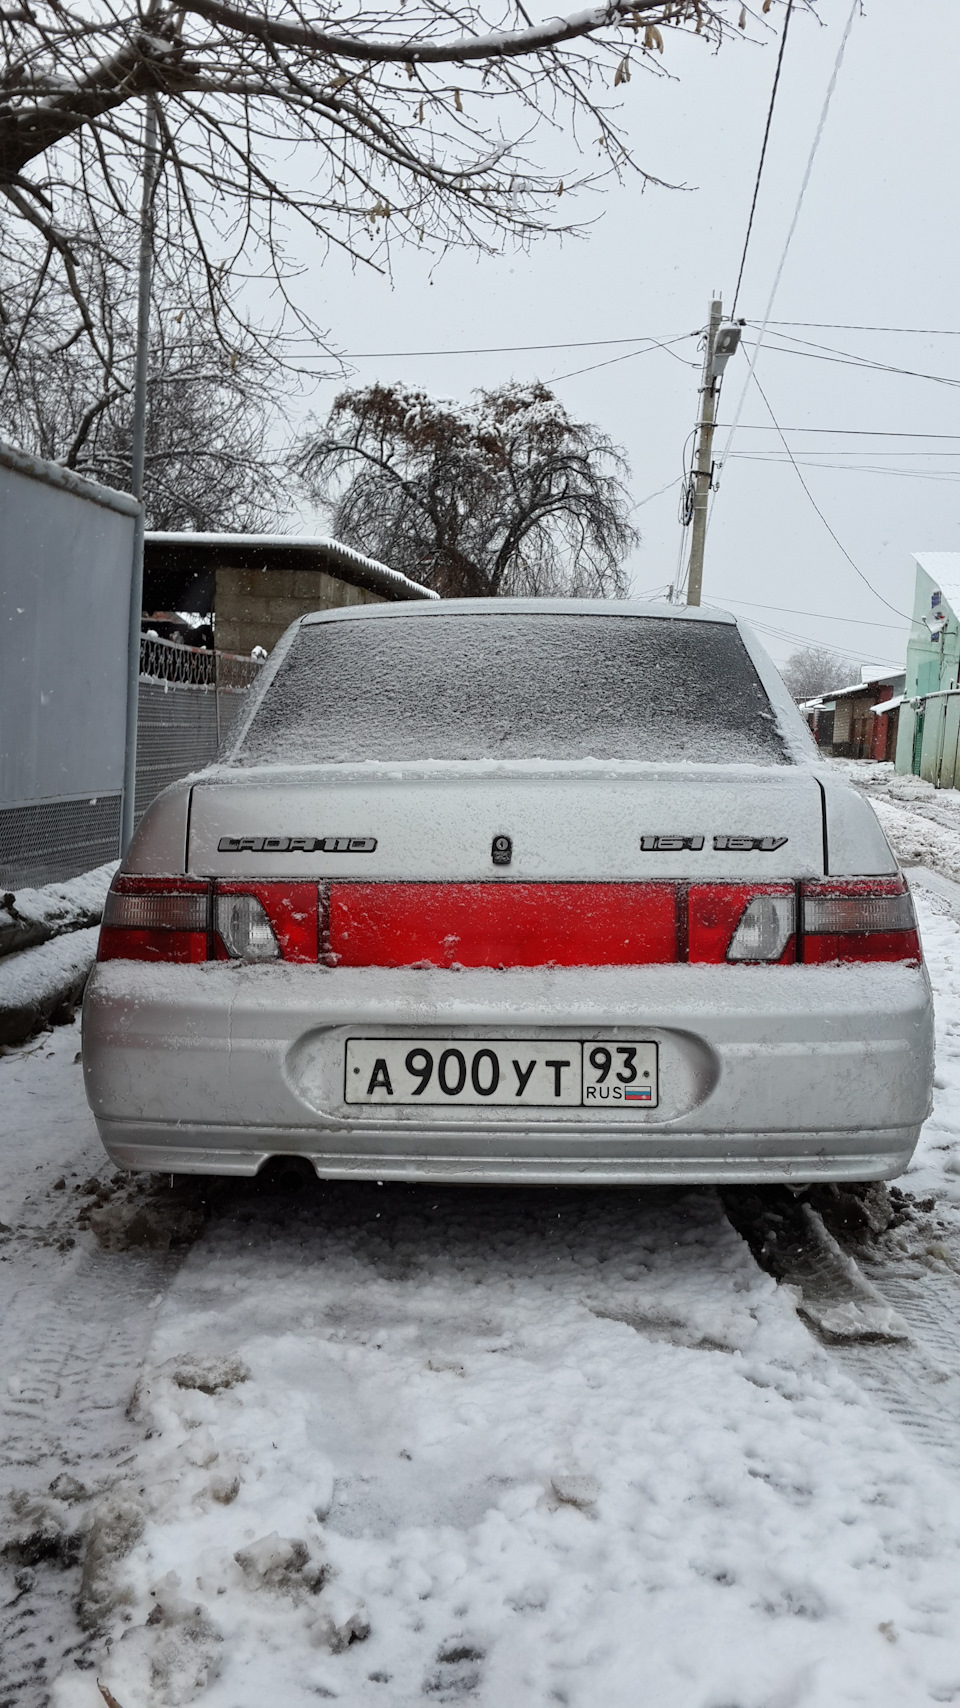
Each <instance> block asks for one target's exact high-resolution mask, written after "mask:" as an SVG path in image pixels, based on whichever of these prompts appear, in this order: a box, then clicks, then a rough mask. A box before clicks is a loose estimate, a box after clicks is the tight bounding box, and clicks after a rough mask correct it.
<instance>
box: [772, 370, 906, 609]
mask: <svg viewBox="0 0 960 1708" xmlns="http://www.w3.org/2000/svg"><path fill="white" fill-rule="evenodd" d="M753 383H754V385H755V386H756V388H757V390H758V392H759V393H760V396H761V397H762V398H763V401H764V403H765V404H766V406H767V409H768V410H769V411H770V419H771V421H772V422H773V425H774V426H775V427H776V429H777V432H778V433H779V434H780V443H781V444H782V446H783V448H784V450H785V451H786V453H787V456H788V457H789V458H790V461H791V463H792V464H793V467H794V469H795V470H796V476H797V479H798V481H799V482H800V485H801V486H802V487H803V490H804V492H805V493H806V495H807V497H808V498H809V500H810V503H811V504H812V505H813V508H814V510H815V511H816V512H817V515H818V516H819V518H820V520H821V522H822V523H823V525H824V527H825V528H826V530H827V533H828V534H829V535H830V538H831V539H832V541H833V543H834V545H835V546H837V547H838V548H839V550H840V551H841V552H842V553H843V555H844V557H845V558H846V560H847V562H848V564H849V565H850V568H851V569H852V570H854V571H855V572H856V574H857V575H859V577H860V580H861V581H862V582H863V584H864V586H865V587H869V589H870V591H871V593H872V594H873V595H874V598H876V599H879V601H880V603H881V605H886V607H887V610H888V611H892V612H893V614H894V616H895V617H904V618H905V619H906V621H907V622H908V623H911V624H912V623H913V618H912V617H909V616H907V613H906V611H898V610H897V607H896V605H891V603H890V601H889V599H885V598H884V596H883V594H882V593H880V592H878V591H877V589H876V587H874V585H873V583H872V581H868V580H867V577H866V576H865V575H864V573H863V570H862V569H861V568H860V565H859V564H857V563H854V561H853V558H852V557H851V556H850V553H849V552H848V551H847V548H846V546H845V545H843V544H842V542H841V541H840V540H838V538H837V536H836V534H835V533H834V531H833V529H832V528H831V526H830V523H829V522H828V521H827V518H826V516H825V515H824V514H823V511H822V510H821V508H820V506H819V504H818V503H817V501H816V499H815V498H814V496H813V493H812V492H811V491H810V488H809V486H808V485H807V483H806V481H805V480H804V478H803V475H802V474H801V472H800V468H799V466H798V464H797V461H796V459H795V457H794V454H793V452H792V451H791V449H790V446H789V445H788V444H787V441H786V439H785V438H784V436H783V431H782V429H781V427H780V423H779V421H778V420H777V418H776V416H775V415H774V413H773V410H772V408H771V407H770V400H769V398H768V397H767V394H766V392H765V391H764V389H763V386H762V385H761V384H760V381H759V380H758V379H757V376H756V374H754V376H753Z"/></svg>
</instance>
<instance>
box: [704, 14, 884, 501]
mask: <svg viewBox="0 0 960 1708" xmlns="http://www.w3.org/2000/svg"><path fill="white" fill-rule="evenodd" d="M859 6H860V0H853V4H852V6H851V7H850V15H849V17H848V18H847V22H846V24H845V26H844V31H843V35H842V36H841V37H840V46H839V48H838V49H837V57H836V60H835V62H834V67H833V71H832V72H831V74H830V81H829V83H828V84H827V92H826V95H825V96H824V101H823V106H822V108H821V109H820V119H819V123H818V124H817V128H816V131H815V132H814V137H813V142H812V144H811V147H810V153H809V155H808V156H807V164H806V167H805V169H804V174H803V177H802V179H801V181H800V193H799V195H798V196H797V204H796V207H795V208H794V210H793V218H792V220H791V221H790V229H789V230H788V232H787V237H786V242H785V243H784V245H783V252H782V254H781V256H780V261H779V264H778V266H777V271H776V273H775V275H774V280H773V284H772V286H771V288H770V295H769V297H768V299H767V307H766V312H765V314H764V317H763V321H762V323H761V325H760V329H759V331H758V333H757V341H756V343H755V345H754V349H753V355H752V356H751V358H750V367H749V369H748V371H747V377H746V379H745V381H744V384H743V390H742V392H741V393H740V398H739V401H738V403H737V407H736V409H735V410H734V413H733V426H732V427H731V429H730V432H729V434H728V436H727V442H726V445H725V446H724V449H723V456H722V457H721V458H720V467H721V469H722V467H723V464H724V462H725V461H726V459H727V456H728V455H729V452H730V446H731V444H732V443H733V437H734V434H735V433H736V430H737V423H738V422H739V420H740V416H741V413H742V411H743V406H744V403H745V402H746V398H747V392H748V390H749V389H750V381H751V379H752V378H753V371H754V369H755V367H756V365H757V357H758V356H759V354H760V347H761V345H762V344H763V340H764V335H765V333H766V330H767V326H768V325H769V322H770V317H771V315H772V314H773V305H774V302H775V301H776V296H777V291H778V290H779V288H780V280H781V278H782V277H783V269H784V267H785V266H786V264H787V256H788V254H789V253H790V245H791V243H792V242H793V234H794V232H795V231H796V229H797V222H798V221H799V218H800V209H801V208H802V207H803V199H804V196H805V195H806V193H807V185H808V184H809V182H810V174H811V173H812V171H813V163H814V161H815V159H816V157H817V150H818V148H819V147H820V138H821V137H822V135H823V131H824V126H825V125H826V122H827V115H828V113H829V111H830V103H831V101H832V100H833V92H834V90H835V89H836V86H837V79H838V77H839V76H840V68H841V66H842V65H843V56H844V54H845V52H846V48H847V41H848V39H849V36H850V31H851V30H852V29H853V20H854V18H855V17H856V14H857V10H858V8H859ZM715 500H716V492H714V501H715ZM712 508H713V506H712V505H711V511H712Z"/></svg>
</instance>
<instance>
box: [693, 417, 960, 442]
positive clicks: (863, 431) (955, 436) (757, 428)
mask: <svg viewBox="0 0 960 1708" xmlns="http://www.w3.org/2000/svg"><path fill="white" fill-rule="evenodd" d="M718 426H720V427H727V426H729V422H727V421H721V422H718ZM739 430H740V432H741V433H780V432H783V433H829V434H831V435H832V436H834V437H836V438H841V437H844V438H855V439H952V440H960V433H900V432H895V431H894V430H892V429H889V428H882V427H783V428H780V427H776V426H774V427H768V426H767V424H766V422H765V421H746V422H743V423H742V424H741V425H740V429H739Z"/></svg>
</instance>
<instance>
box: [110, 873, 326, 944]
mask: <svg viewBox="0 0 960 1708" xmlns="http://www.w3.org/2000/svg"><path fill="white" fill-rule="evenodd" d="M317 918H318V907H317V886H316V884H304V883H294V884H285V883H272V884H270V883H268V884H260V883H252V884H242V883H237V884H234V883H229V884H226V883H225V884H210V883H208V882H205V881H204V880H202V879H197V878H136V877H127V876H126V875H124V874H121V875H119V876H118V877H116V878H114V880H113V883H112V884H111V886H110V890H109V893H108V895H107V900H106V905H105V907H104V910H103V924H102V926H101V929H100V942H99V945H98V948H97V959H98V960H99V961H117V960H124V961H180V962H184V961H187V962H198V961H206V960H208V959H211V958H213V959H215V960H244V961H267V960H279V959H283V960H285V961H308V962H313V964H314V966H316V963H317V955H318V946H319V938H318V928H317Z"/></svg>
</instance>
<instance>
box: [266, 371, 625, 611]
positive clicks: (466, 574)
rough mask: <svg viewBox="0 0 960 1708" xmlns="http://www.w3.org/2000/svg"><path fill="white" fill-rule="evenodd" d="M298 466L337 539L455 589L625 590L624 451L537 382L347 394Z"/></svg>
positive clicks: (310, 439) (476, 592)
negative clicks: (455, 395) (436, 394)
mask: <svg viewBox="0 0 960 1708" xmlns="http://www.w3.org/2000/svg"><path fill="white" fill-rule="evenodd" d="M295 466H296V467H297V469H298V470H299V473H300V475H301V477H302V479H303V481H304V484H305V486H306V488H307V491H308V492H309V494H310V496H311V497H312V498H313V500H314V501H315V502H317V503H320V504H323V505H327V506H329V507H330V509H331V511H332V519H333V530H334V533H335V534H336V535H337V537H338V538H339V539H341V540H343V541H344V542H345V543H346V544H347V545H352V546H355V547H357V549H358V550H360V551H363V552H366V553H368V554H369V555H370V556H372V557H377V558H380V559H381V560H382V561H383V562H384V563H388V564H390V565H391V567H392V568H394V569H400V570H402V571H403V572H404V573H405V574H406V575H410V576H412V577H413V579H414V580H416V581H422V582H425V583H426V584H427V585H428V586H429V587H433V588H435V589H436V591H437V592H438V593H441V594H444V595H445V596H446V597H471V596H488V595H492V594H493V595H495V594H538V595H539V594H550V593H554V594H562V593H574V594H585V595H591V594H600V593H607V594H622V593H623V592H624V577H623V571H622V568H621V566H622V563H623V560H624V558H625V557H626V555H627V553H628V552H629V551H630V549H631V547H632V546H633V545H634V544H635V543H636V540H637V535H636V533H635V531H634V529H633V527H632V525H631V523H630V520H629V517H630V511H631V508H632V506H631V501H630V496H629V494H628V492H627V490H626V488H625V486H624V484H623V480H622V476H624V475H625V474H626V473H627V466H626V463H625V461H624V458H623V454H622V452H621V451H620V450H619V449H618V448H617V447H616V446H614V445H612V444H611V442H610V440H609V439H608V438H607V437H606V436H605V435H604V434H603V433H601V432H600V431H599V429H598V428H596V427H592V426H589V425H587V424H585V423H583V422H579V421H574V420H572V419H571V417H570V416H569V415H568V414H567V412H566V410H565V409H564V407H563V405H562V404H561V403H560V402H559V400H558V399H557V398H556V397H554V395H553V393H552V392H550V391H548V390H547V388H546V387H545V386H543V385H541V384H540V383H539V382H537V381H534V382H533V383H532V384H530V385H504V386H500V387H499V388H498V389H497V390H495V391H480V392H476V393H474V397H473V400H472V401H471V402H470V403H453V402H449V401H447V400H445V399H437V398H432V397H429V396H428V395H427V394H426V392H422V391H410V390H407V389H406V388H405V387H403V386H400V385H396V386H383V385H373V386H368V387H366V388H365V389H363V390H360V391H346V392H343V393H342V395H341V396H340V397H338V398H337V400H336V402H335V403H334V406H333V409H332V411H331V414H330V418H329V420H328V421H327V423H326V426H325V427H323V428H322V429H321V430H320V431H318V432H311V433H309V434H308V435H307V437H306V438H305V440H304V442H303V444H302V446H301V448H300V451H299V453H298V455H297V457H296V458H295Z"/></svg>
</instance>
